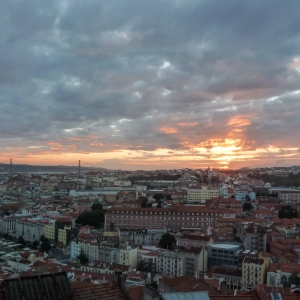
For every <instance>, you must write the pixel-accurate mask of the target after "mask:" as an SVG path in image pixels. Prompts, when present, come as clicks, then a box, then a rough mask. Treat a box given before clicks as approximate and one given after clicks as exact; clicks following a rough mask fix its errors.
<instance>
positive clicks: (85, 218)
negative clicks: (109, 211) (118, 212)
mask: <svg viewBox="0 0 300 300" xmlns="http://www.w3.org/2000/svg"><path fill="white" fill-rule="evenodd" d="M104 218H105V212H104V211H103V210H92V211H85V212H84V213H82V214H80V215H79V216H78V217H77V219H76V221H75V223H76V224H81V225H91V226H95V227H97V226H99V225H100V224H102V223H103V222H104Z"/></svg>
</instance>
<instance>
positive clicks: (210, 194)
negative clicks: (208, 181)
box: [187, 186, 220, 204]
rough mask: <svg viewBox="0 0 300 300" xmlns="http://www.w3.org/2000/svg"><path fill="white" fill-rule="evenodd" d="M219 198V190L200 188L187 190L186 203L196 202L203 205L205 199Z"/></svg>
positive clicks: (206, 187)
mask: <svg viewBox="0 0 300 300" xmlns="http://www.w3.org/2000/svg"><path fill="white" fill-rule="evenodd" d="M219 196H220V191H219V188H214V187H208V186H202V187H193V188H189V189H188V195H187V200H188V202H193V203H194V202H197V203H203V204H205V201H206V200H207V199H212V198H218V197H219Z"/></svg>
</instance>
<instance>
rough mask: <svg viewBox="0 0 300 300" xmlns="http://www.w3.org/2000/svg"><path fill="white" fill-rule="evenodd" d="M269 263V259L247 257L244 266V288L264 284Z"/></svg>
mask: <svg viewBox="0 0 300 300" xmlns="http://www.w3.org/2000/svg"><path fill="white" fill-rule="evenodd" d="M269 261H270V258H269V257H263V256H260V257H259V258H252V257H249V256H246V257H245V258H244V261H243V264H242V276H243V278H242V285H243V286H244V287H252V286H254V285H257V284H263V283H264V282H265V277H266V273H267V267H268V266H269Z"/></svg>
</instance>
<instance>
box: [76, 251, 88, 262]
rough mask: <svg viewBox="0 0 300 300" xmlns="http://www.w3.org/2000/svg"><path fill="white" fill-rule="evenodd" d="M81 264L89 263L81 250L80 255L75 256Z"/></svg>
mask: <svg viewBox="0 0 300 300" xmlns="http://www.w3.org/2000/svg"><path fill="white" fill-rule="evenodd" d="M77 258H78V259H79V261H80V263H81V264H86V263H88V262H89V259H88V257H87V256H86V254H85V253H84V251H83V249H81V251H80V254H79V255H78V256H77Z"/></svg>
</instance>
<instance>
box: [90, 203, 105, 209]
mask: <svg viewBox="0 0 300 300" xmlns="http://www.w3.org/2000/svg"><path fill="white" fill-rule="evenodd" d="M92 210H103V205H102V204H101V203H94V204H93V205H92Z"/></svg>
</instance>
